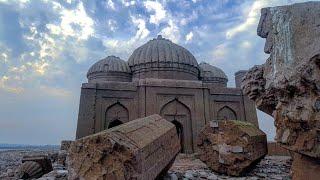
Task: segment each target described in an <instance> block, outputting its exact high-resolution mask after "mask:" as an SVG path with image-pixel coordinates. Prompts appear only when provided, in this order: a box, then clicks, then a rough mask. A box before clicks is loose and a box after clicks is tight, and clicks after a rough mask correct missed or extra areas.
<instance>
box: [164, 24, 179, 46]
mask: <svg viewBox="0 0 320 180" xmlns="http://www.w3.org/2000/svg"><path fill="white" fill-rule="evenodd" d="M160 34H162V35H163V36H164V37H165V38H168V39H170V40H171V41H173V42H175V43H177V42H178V41H179V40H180V31H179V28H178V26H177V25H176V23H174V21H173V20H172V19H170V20H169V22H168V26H167V27H165V28H163V29H162V30H161V31H160Z"/></svg>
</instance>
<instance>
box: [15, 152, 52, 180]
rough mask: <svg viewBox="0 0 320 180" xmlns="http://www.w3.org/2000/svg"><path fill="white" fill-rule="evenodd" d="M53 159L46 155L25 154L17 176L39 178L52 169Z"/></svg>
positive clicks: (20, 177)
mask: <svg viewBox="0 0 320 180" xmlns="http://www.w3.org/2000/svg"><path fill="white" fill-rule="evenodd" d="M52 170H53V169H52V164H51V160H50V159H49V158H48V156H45V155H35V156H24V157H23V158H22V164H21V166H20V167H19V170H18V173H17V176H18V178H19V179H33V178H39V177H41V176H42V175H43V174H46V173H49V172H50V171H52Z"/></svg>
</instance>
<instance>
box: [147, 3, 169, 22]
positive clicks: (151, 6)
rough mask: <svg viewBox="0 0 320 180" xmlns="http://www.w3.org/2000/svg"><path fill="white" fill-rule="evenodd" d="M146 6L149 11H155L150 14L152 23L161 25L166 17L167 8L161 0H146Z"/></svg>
mask: <svg viewBox="0 0 320 180" xmlns="http://www.w3.org/2000/svg"><path fill="white" fill-rule="evenodd" d="M144 6H145V7H146V8H147V11H149V12H154V13H155V14H152V15H151V16H150V23H152V24H156V25H159V24H160V23H161V22H162V21H163V20H164V19H165V18H166V10H165V9H164V7H163V6H162V5H161V4H160V3H159V2H156V1H146V2H144Z"/></svg>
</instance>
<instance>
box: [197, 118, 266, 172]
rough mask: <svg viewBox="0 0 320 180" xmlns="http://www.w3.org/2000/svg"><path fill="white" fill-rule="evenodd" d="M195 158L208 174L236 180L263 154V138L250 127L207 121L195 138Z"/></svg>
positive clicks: (247, 124) (261, 133)
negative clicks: (201, 162)
mask: <svg viewBox="0 0 320 180" xmlns="http://www.w3.org/2000/svg"><path fill="white" fill-rule="evenodd" d="M197 145H198V148H199V158H200V160H202V161H203V162H205V163H206V164H207V165H208V166H209V167H210V168H211V169H212V170H214V171H216V172H219V173H225V174H228V175H233V176H239V175H242V174H243V173H245V172H246V171H248V170H249V169H250V168H251V167H252V166H253V165H254V164H256V163H257V162H259V160H260V159H261V158H263V157H264V156H265V155H266V154H267V138H266V134H265V133H263V132H262V131H261V130H259V129H258V128H257V127H256V126H254V125H253V124H251V123H248V122H243V121H235V120H224V121H211V122H210V123H208V124H207V125H206V127H205V128H204V129H203V130H202V131H201V133H200V134H199V136H198V140H197Z"/></svg>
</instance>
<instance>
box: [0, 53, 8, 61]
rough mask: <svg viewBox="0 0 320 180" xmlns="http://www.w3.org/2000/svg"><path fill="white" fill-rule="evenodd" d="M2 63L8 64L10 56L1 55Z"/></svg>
mask: <svg viewBox="0 0 320 180" xmlns="http://www.w3.org/2000/svg"><path fill="white" fill-rule="evenodd" d="M0 61H2V62H4V63H6V62H8V55H7V54H6V53H4V52H3V53H1V54H0Z"/></svg>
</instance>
